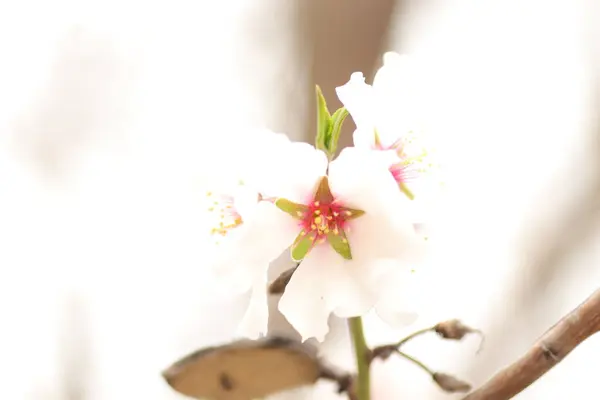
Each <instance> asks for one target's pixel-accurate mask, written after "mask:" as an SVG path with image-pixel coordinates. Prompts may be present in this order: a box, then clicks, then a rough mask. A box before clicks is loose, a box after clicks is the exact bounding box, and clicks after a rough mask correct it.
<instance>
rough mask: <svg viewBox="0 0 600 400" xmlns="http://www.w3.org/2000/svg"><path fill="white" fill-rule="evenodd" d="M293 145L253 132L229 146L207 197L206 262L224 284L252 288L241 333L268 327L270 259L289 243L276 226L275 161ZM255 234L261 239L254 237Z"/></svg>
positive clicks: (244, 289) (250, 334)
mask: <svg viewBox="0 0 600 400" xmlns="http://www.w3.org/2000/svg"><path fill="white" fill-rule="evenodd" d="M289 144H290V142H289V139H288V138H287V137H286V136H285V135H282V134H275V133H272V132H269V131H260V132H249V133H248V136H246V137H245V138H244V139H242V140H241V141H238V142H236V143H235V144H234V145H233V146H232V147H231V149H230V151H229V154H228V157H227V158H228V159H227V161H224V162H223V165H222V166H221V167H223V168H218V170H216V171H214V174H215V175H214V179H213V180H214V182H212V184H211V190H210V191H208V192H207V193H206V197H205V200H206V210H207V211H208V214H209V216H210V222H209V226H210V236H211V239H212V242H213V243H214V248H213V252H211V253H210V254H207V255H206V259H207V261H206V262H207V264H208V265H210V267H211V270H212V271H213V273H214V275H215V278H217V279H218V282H219V283H221V284H222V285H224V288H226V289H229V290H231V291H232V292H233V293H243V292H247V291H249V290H252V294H251V298H250V303H249V307H248V310H247V312H246V315H245V316H244V319H243V321H242V323H241V324H240V329H239V333H240V334H242V335H243V336H248V337H252V338H255V337H258V336H261V335H263V334H265V333H266V330H267V324H268V307H267V292H266V290H267V270H268V267H269V263H270V262H271V261H272V260H273V259H274V258H276V257H277V256H279V255H280V254H281V253H282V251H284V250H285V249H286V248H287V247H288V246H289V240H288V239H286V238H285V237H282V236H281V235H279V234H278V230H279V227H278V226H277V225H274V224H276V223H278V222H279V221H278V220H273V218H274V217H275V216H277V217H278V216H279V213H280V211H279V210H278V209H277V208H276V207H275V206H274V204H273V201H270V200H269V199H270V196H271V195H272V194H271V192H272V191H273V190H274V189H276V188H277V187H278V186H280V184H278V183H277V182H278V179H279V177H280V176H281V175H280V174H279V173H278V171H277V170H276V169H275V168H274V166H276V165H277V164H279V163H281V157H283V156H284V155H285V154H286V151H285V148H286V146H289ZM209 172H210V171H209ZM273 200H274V199H273ZM257 237H260V239H261V240H258V241H257V240H255V239H256V238H257Z"/></svg>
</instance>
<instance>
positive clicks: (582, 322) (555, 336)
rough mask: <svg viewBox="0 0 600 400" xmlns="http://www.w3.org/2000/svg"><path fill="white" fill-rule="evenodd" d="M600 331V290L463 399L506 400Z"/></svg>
mask: <svg viewBox="0 0 600 400" xmlns="http://www.w3.org/2000/svg"><path fill="white" fill-rule="evenodd" d="M599 331H600V289H598V290H596V291H595V292H594V293H593V294H592V295H591V296H590V297H589V298H588V299H587V300H586V301H584V302H583V303H582V304H580V305H579V306H578V307H577V308H575V309H574V310H573V311H571V312H570V313H569V314H567V315H566V316H565V317H563V318H562V319H561V320H560V321H559V322H558V323H557V324H556V325H554V326H553V327H552V328H550V329H549V330H548V331H546V333H545V334H544V335H543V336H542V337H541V338H540V339H539V340H538V341H537V342H536V343H535V345H534V346H533V347H532V348H531V349H530V350H529V351H528V352H527V353H525V355H523V356H522V357H521V358H520V359H518V360H517V361H515V362H514V363H513V364H511V365H509V366H508V367H506V368H505V369H504V370H502V371H500V372H498V373H497V374H496V375H494V376H493V377H492V378H491V379H490V380H489V381H488V382H486V383H485V384H483V386H481V387H480V388H479V389H477V390H475V391H474V392H472V393H470V394H469V395H468V396H467V397H465V398H464V399H463V400H484V399H485V400H505V399H510V398H512V397H513V396H515V395H517V394H518V393H520V392H522V391H523V390H525V389H526V388H527V387H528V386H529V385H531V384H532V383H533V382H535V381H536V380H537V379H539V378H540V377H541V376H542V375H544V374H545V373H546V372H548V371H549V370H550V369H552V367H554V366H555V365H556V364H558V363H559V362H560V361H562V360H563V359H564V358H565V357H566V356H567V355H568V354H569V353H570V352H571V351H572V350H573V349H574V348H575V347H577V346H578V345H579V344H581V343H582V342H583V341H585V340H586V339H587V338H589V337H590V336H592V335H593V334H595V333H597V332H599Z"/></svg>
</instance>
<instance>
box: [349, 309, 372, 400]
mask: <svg viewBox="0 0 600 400" xmlns="http://www.w3.org/2000/svg"><path fill="white" fill-rule="evenodd" d="M348 327H349V328H350V336H351V337H352V343H353V345H354V353H355V355H356V366H357V370H358V378H357V380H356V395H357V399H358V400H370V394H371V377H370V365H369V364H370V355H369V352H370V350H369V348H368V347H367V342H366V340H365V333H364V330H363V323H362V319H361V318H360V317H354V318H349V319H348Z"/></svg>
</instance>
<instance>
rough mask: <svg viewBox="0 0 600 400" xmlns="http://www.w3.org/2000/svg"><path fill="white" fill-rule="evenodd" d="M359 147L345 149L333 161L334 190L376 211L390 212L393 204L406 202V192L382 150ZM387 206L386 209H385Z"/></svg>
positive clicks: (354, 204) (355, 204) (354, 203)
mask: <svg viewBox="0 0 600 400" xmlns="http://www.w3.org/2000/svg"><path fill="white" fill-rule="evenodd" d="M385 153H387V152H374V151H367V150H364V149H358V148H355V147H349V148H345V149H344V150H342V152H341V153H340V155H339V156H338V157H337V158H336V159H335V160H334V161H332V162H331V164H330V165H329V185H330V188H331V191H332V193H333V194H334V195H335V196H336V197H337V198H340V200H341V201H342V202H343V203H344V204H347V206H348V207H351V208H358V209H361V210H363V211H365V212H368V213H372V214H381V213H386V212H387V208H388V207H389V206H390V205H394V206H397V205H398V204H402V201H403V199H402V194H401V193H400V191H399V190H398V185H397V183H396V181H395V180H394V178H393V177H392V175H391V174H390V171H389V169H388V167H389V165H388V163H387V160H386V158H385V157H382V154H385ZM382 206H384V207H385V208H386V210H381V207H382Z"/></svg>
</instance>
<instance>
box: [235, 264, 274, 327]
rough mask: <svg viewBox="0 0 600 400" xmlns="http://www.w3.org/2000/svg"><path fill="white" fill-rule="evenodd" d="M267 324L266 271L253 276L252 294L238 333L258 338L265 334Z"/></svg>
mask: <svg viewBox="0 0 600 400" xmlns="http://www.w3.org/2000/svg"><path fill="white" fill-rule="evenodd" d="M268 325H269V304H268V301H267V273H266V271H265V272H264V273H259V274H256V275H255V276H254V280H253V284H252V294H251V296H250V302H249V304H248V309H247V310H246V313H245V314H244V318H243V319H242V322H241V323H240V325H239V327H238V334H239V335H241V336H244V337H248V338H250V339H258V338H259V337H262V336H264V335H266V334H267V330H268Z"/></svg>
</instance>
